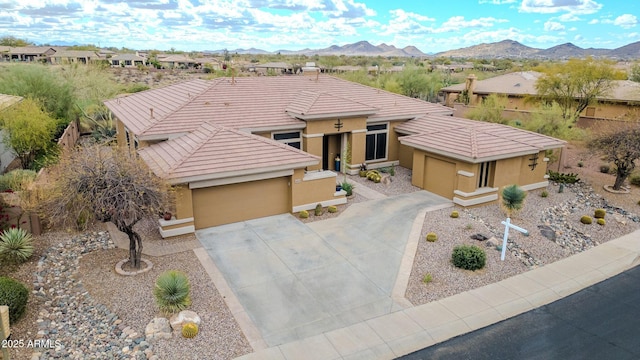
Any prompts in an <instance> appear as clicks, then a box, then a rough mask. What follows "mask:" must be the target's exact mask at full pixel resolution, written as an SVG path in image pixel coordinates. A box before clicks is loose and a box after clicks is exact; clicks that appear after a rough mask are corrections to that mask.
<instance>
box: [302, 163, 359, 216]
mask: <svg viewBox="0 0 640 360" xmlns="http://www.w3.org/2000/svg"><path fill="white" fill-rule="evenodd" d="M314 175H317V176H314ZM292 179H293V181H292V185H291V199H292V204H293V209H294V211H296V210H299V209H300V208H301V207H304V208H306V209H312V208H314V207H315V206H316V204H319V203H320V204H322V205H323V206H328V205H335V204H341V203H344V202H345V201H346V199H345V197H344V195H338V196H335V194H336V183H337V182H339V181H340V179H337V177H336V176H335V173H333V174H332V173H330V172H318V173H308V174H307V176H305V173H304V170H302V169H297V170H295V171H294V173H293V176H292Z"/></svg>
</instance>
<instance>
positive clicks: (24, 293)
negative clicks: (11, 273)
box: [0, 276, 29, 325]
mask: <svg viewBox="0 0 640 360" xmlns="http://www.w3.org/2000/svg"><path fill="white" fill-rule="evenodd" d="M27 300H29V289H27V287H26V286H25V285H24V284H23V283H21V282H19V281H18V280H14V279H12V278H8V277H4V276H0V304H2V305H7V306H8V307H9V323H10V324H11V325H13V324H14V323H15V322H16V321H18V319H20V317H22V314H24V312H25V310H27Z"/></svg>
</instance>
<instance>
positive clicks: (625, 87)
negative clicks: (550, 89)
mask: <svg viewBox="0 0 640 360" xmlns="http://www.w3.org/2000/svg"><path fill="white" fill-rule="evenodd" d="M540 76H542V73H539V72H536V71H522V72H513V73H509V74H504V75H499V76H496V77H492V78H489V79H485V80H476V86H475V90H474V93H476V94H493V93H497V94H509V95H537V94H538V91H537V90H536V81H538V78H540ZM612 85H613V86H612V89H611V92H610V93H609V94H607V95H605V96H601V97H599V99H600V100H608V101H623V102H624V101H640V84H639V83H636V82H633V81H629V80H614V81H613V84H612ZM464 89H465V84H456V85H451V86H447V87H445V88H442V91H444V92H461V91H462V90H464Z"/></svg>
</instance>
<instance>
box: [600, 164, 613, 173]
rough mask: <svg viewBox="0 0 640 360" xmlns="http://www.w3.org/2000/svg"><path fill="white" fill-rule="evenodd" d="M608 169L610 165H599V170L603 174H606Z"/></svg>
mask: <svg viewBox="0 0 640 360" xmlns="http://www.w3.org/2000/svg"><path fill="white" fill-rule="evenodd" d="M609 170H611V166H609V165H607V164H604V165H600V172H601V173H603V174H608V173H609Z"/></svg>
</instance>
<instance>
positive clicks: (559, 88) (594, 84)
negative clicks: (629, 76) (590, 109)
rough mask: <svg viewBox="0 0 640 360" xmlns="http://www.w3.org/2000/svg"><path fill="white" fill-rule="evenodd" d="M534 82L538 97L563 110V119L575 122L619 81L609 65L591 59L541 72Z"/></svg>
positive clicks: (554, 66) (564, 64)
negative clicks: (614, 81)
mask: <svg viewBox="0 0 640 360" xmlns="http://www.w3.org/2000/svg"><path fill="white" fill-rule="evenodd" d="M542 72H543V75H542V76H541V77H540V78H539V79H538V81H537V82H536V90H537V91H538V95H540V96H541V97H542V98H543V99H545V100H547V101H549V102H555V103H557V104H558V105H559V106H560V108H561V109H562V118H563V119H564V120H565V121H567V120H572V121H576V120H577V119H578V118H579V117H580V113H581V112H582V111H583V110H584V109H586V108H587V106H589V105H591V104H593V103H594V102H595V101H596V100H597V98H598V97H602V96H605V95H607V94H608V93H609V92H610V91H611V89H612V87H613V80H615V79H616V78H618V77H619V74H618V72H617V71H616V70H615V69H614V68H613V66H612V64H611V63H610V62H607V61H596V60H594V59H592V58H587V59H571V60H569V61H567V62H565V63H556V64H553V65H549V66H547V67H545V68H543V69H542Z"/></svg>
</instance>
